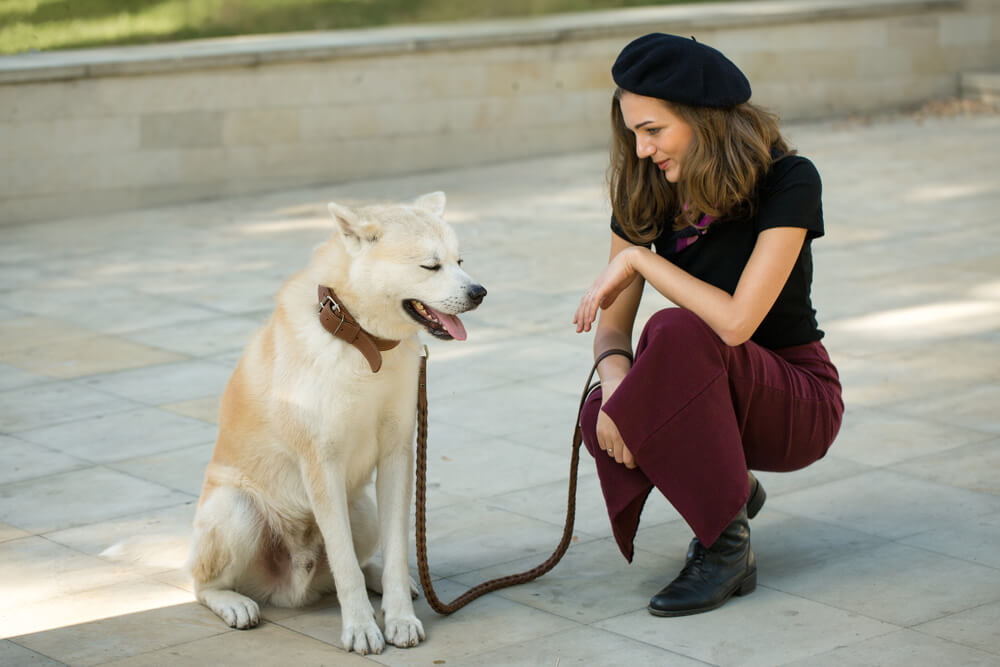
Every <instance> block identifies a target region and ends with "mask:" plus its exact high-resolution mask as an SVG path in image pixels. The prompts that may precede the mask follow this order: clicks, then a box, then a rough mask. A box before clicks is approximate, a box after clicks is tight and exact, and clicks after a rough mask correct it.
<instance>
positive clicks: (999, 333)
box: [0, 113, 1000, 666]
mask: <svg viewBox="0 0 1000 667" xmlns="http://www.w3.org/2000/svg"><path fill="white" fill-rule="evenodd" d="M787 131H788V135H789V137H790V139H791V140H792V143H793V144H795V145H796V146H797V147H798V148H799V149H800V151H801V152H802V153H803V154H805V155H807V156H809V157H810V158H812V159H813V160H814V161H815V163H816V164H817V166H818V167H819V170H820V172H821V174H822V175H823V180H824V190H825V196H824V208H825V211H826V222H827V236H826V237H825V238H823V239H821V240H820V241H817V242H816V243H815V245H814V251H815V263H816V289H815V303H816V306H817V308H818V310H819V317H820V324H821V326H822V327H823V328H824V329H825V330H826V332H827V337H826V340H825V342H826V344H827V346H828V348H829V350H830V351H831V355H832V356H833V359H834V361H835V362H836V363H837V365H838V367H839V369H840V371H841V375H842V379H843V382H844V388H845V397H846V401H847V412H846V416H845V422H844V427H843V429H842V432H841V434H840V436H839V438H838V441H837V443H835V444H834V446H833V448H832V449H831V451H830V453H829V454H828V456H827V457H826V458H825V459H824V460H822V461H820V462H818V463H817V464H815V465H813V466H811V467H810V468H808V469H806V470H803V471H800V472H797V473H791V474H783V475H778V474H762V475H761V478H762V480H763V482H764V484H765V485H766V487H767V489H768V493H769V500H768V505H767V506H766V507H765V509H764V511H763V512H762V514H761V516H760V517H758V518H757V519H755V521H754V524H753V530H754V546H755V551H756V552H757V555H758V560H759V566H760V585H759V587H758V590H757V591H756V592H755V593H754V594H753V595H750V596H748V597H745V598H740V599H736V600H733V601H732V602H730V603H729V604H727V605H726V606H725V607H723V608H722V609H720V610H718V611H715V612H712V613H709V614H703V615H699V616H692V617H687V618H681V619H664V618H654V617H652V616H649V615H648V614H647V613H646V611H645V605H646V602H647V600H648V597H649V596H650V595H651V594H652V593H654V592H655V591H656V590H657V589H658V588H659V587H660V586H662V585H663V584H664V583H666V582H667V581H668V580H669V579H670V578H672V576H673V575H674V574H675V573H676V571H677V569H678V568H679V567H680V564H681V563H682V560H683V555H684V549H685V548H686V545H687V541H688V540H689V538H690V532H689V530H688V528H687V527H686V525H685V524H684V522H683V521H682V520H681V519H680V518H679V516H678V515H677V513H676V512H675V511H674V510H673V508H672V507H670V506H669V504H668V503H666V502H665V501H664V500H663V499H662V498H657V497H653V498H651V499H650V502H649V506H648V509H647V512H646V513H645V515H644V517H643V523H642V526H641V528H640V531H639V534H638V536H637V540H636V558H635V562H634V563H633V564H632V565H628V564H626V563H625V561H624V560H623V559H622V558H621V557H620V556H619V555H618V553H617V550H616V548H615V545H614V542H613V540H612V539H611V536H610V530H609V526H608V522H607V519H606V516H605V514H604V510H603V505H602V501H601V497H600V489H599V486H598V484H597V479H596V476H595V474H594V470H593V465H592V463H591V461H590V460H589V457H588V456H586V454H585V455H584V458H583V461H582V462H581V466H580V473H581V479H580V488H579V494H578V495H579V500H578V513H579V517H578V521H577V524H576V532H575V539H574V542H573V543H572V545H571V547H570V550H569V552H568V554H567V555H566V557H565V559H564V561H563V562H562V563H561V564H560V565H559V566H558V567H557V568H556V569H555V570H554V571H553V572H551V573H550V574H549V575H546V576H545V577H542V578H541V579H539V580H537V581H535V582H532V583H530V584H527V585H524V586H521V587H518V588H514V589H507V590H504V591H500V592H497V593H494V594H491V595H489V596H487V597H485V598H482V599H480V600H477V601H476V602H474V603H472V604H471V605H470V606H468V607H466V608H465V609H463V610H461V611H459V612H458V613H456V614H455V615H453V616H451V617H440V616H438V615H436V614H435V613H433V612H432V611H431V610H430V609H429V607H428V606H427V603H426V601H425V600H424V599H423V598H422V597H421V598H420V599H419V600H418V601H417V610H418V614H419V615H420V616H421V618H422V619H423V621H424V624H425V627H426V628H427V633H428V639H427V641H426V643H424V644H422V645H421V646H420V647H418V648H416V649H409V650H403V649H397V648H389V649H387V650H386V651H385V652H384V653H383V654H381V655H379V656H367V657H361V656H356V655H353V654H352V655H349V654H346V653H345V652H344V651H343V650H342V648H341V647H340V646H339V634H340V613H339V608H338V606H337V603H336V600H335V599H334V598H326V599H324V600H321V601H319V602H318V603H317V604H315V605H312V606H310V607H307V608H305V609H295V610H289V609H277V608H266V609H265V610H264V618H265V623H264V624H263V626H262V627H260V628H257V629H255V630H253V631H249V632H238V631H234V630H230V629H229V628H227V627H226V626H224V625H223V624H222V622H221V621H218V620H217V619H216V618H215V616H214V615H213V614H211V613H210V612H208V611H207V610H205V609H204V608H203V607H201V606H200V605H198V604H197V603H196V602H194V600H193V597H192V595H191V587H190V583H189V582H188V581H187V580H186V579H185V577H184V576H183V575H182V574H181V573H180V572H179V570H178V569H177V566H178V565H179V563H180V562H181V561H182V559H183V554H184V550H183V544H184V537H185V534H186V532H187V526H188V525H189V523H190V520H191V517H192V515H193V512H194V504H195V501H196V499H197V494H198V491H199V487H200V483H201V478H202V474H203V469H204V465H205V463H206V462H207V460H208V458H209V456H210V455H211V447H212V441H213V440H214V436H215V432H216V429H217V420H216V410H217V406H218V400H219V395H220V394H221V391H222V388H223V385H224V383H225V381H226V378H227V377H228V374H229V372H230V370H231V369H232V367H233V364H235V362H236V359H237V358H238V356H239V353H240V350H241V348H242V346H243V344H244V343H245V341H246V339H247V337H248V336H249V334H250V332H251V331H252V330H253V329H254V328H255V327H256V326H258V325H259V324H260V323H261V322H263V321H264V319H265V318H266V316H267V314H268V311H269V309H270V307H271V303H272V297H273V294H274V292H275V291H276V289H277V288H278V286H279V285H280V283H281V281H282V280H283V279H284V278H286V277H287V276H289V275H291V274H292V273H294V272H295V271H297V270H298V269H299V268H300V267H301V266H302V265H303V264H304V263H305V261H306V259H307V257H308V255H309V252H310V251H311V248H312V247H313V246H314V245H316V244H317V243H319V242H320V241H322V240H323V239H324V238H325V237H326V236H327V235H328V234H329V233H331V230H332V227H331V223H330V221H329V220H328V217H327V213H326V206H325V204H326V202H327V201H329V200H336V201H342V202H346V203H362V202H367V201H372V200H383V199H407V198H410V197H413V196H416V195H419V194H422V193H424V192H428V191H432V190H438V189H441V190H444V191H445V192H446V193H447V194H448V198H449V204H448V209H447V214H446V217H447V218H448V219H449V220H450V221H451V222H452V224H453V225H454V226H455V228H456V231H457V233H458V236H459V239H460V242H461V244H462V247H463V255H464V258H465V265H466V267H467V268H468V269H469V270H470V272H471V273H472V274H473V275H475V276H476V277H477V278H478V279H480V280H481V281H482V282H483V283H484V284H485V285H486V286H487V288H488V289H489V296H488V297H487V298H486V301H485V303H484V305H483V306H482V308H481V309H479V310H478V311H476V312H474V313H471V314H469V316H468V317H466V318H464V319H465V322H466V326H467V328H468V330H469V334H470V336H469V340H468V341H466V342H464V343H450V344H448V343H440V342H436V341H431V342H428V346H429V348H430V351H431V357H430V365H429V394H430V401H431V403H430V447H431V450H430V457H429V471H428V479H429V482H430V484H429V487H430V488H429V489H428V507H429V511H428V527H429V542H430V561H431V569H432V572H433V575H434V577H435V581H436V583H435V586H436V588H437V590H438V594H439V595H440V596H441V597H442V598H443V599H452V598H453V597H455V596H457V595H458V594H460V593H461V592H462V591H464V590H466V589H467V587H469V586H472V585H474V584H476V583H478V582H479V581H482V580H483V579H485V578H488V577H493V576H497V575H500V574H507V573H510V572H513V571H520V570H524V569H527V568H529V567H532V566H534V565H535V564H537V563H538V562H540V561H541V560H543V559H544V558H545V557H546V556H547V555H548V554H549V553H550V552H551V550H552V548H553V547H554V546H555V543H556V542H557V540H558V538H559V535H560V533H561V525H562V521H563V512H564V508H565V500H566V496H565V481H566V475H567V471H568V452H569V438H570V434H571V428H572V422H573V417H574V415H575V410H576V404H577V401H578V395H579V391H580V389H581V387H580V386H579V385H580V384H582V382H583V380H584V379H585V373H586V371H587V369H588V368H589V365H590V358H591V353H590V346H591V338H590V337H589V336H578V335H576V334H575V333H574V332H573V330H572V327H571V325H570V321H571V319H572V314H573V311H574V309H575V306H576V302H577V299H578V298H579V296H580V295H581V294H582V292H583V291H584V290H585V289H586V287H587V286H588V285H589V283H590V281H591V280H592V278H593V277H594V275H595V274H596V272H597V271H598V270H599V268H600V266H601V265H602V264H603V263H604V261H606V257H607V244H608V229H607V222H608V210H607V208H608V207H607V195H606V193H605V191H604V184H603V178H604V169H605V160H606V158H605V155H604V154H603V153H600V152H583V153H574V154H570V155H564V156H559V157H552V158H545V159H536V160H529V161H521V162H514V163H508V164H488V165H482V166H480V167H477V168H474V169H466V170H460V171H445V172H437V173H426V174H415V175H410V176H406V177H401V178H393V179H385V180H371V181H359V182H356V183H350V184H345V185H338V186H331V187H326V188H312V189H305V190H294V191H284V192H280V193H277V194H272V195H267V196H256V197H250V198H239V199H228V200H223V201H215V202H206V203H199V204H191V205H185V206H176V207H169V208H159V209H145V210H136V211H132V212H128V213H121V214H115V215H110V216H104V217H100V218H85V217H75V216H74V215H73V212H72V211H71V210H68V211H67V212H66V216H67V217H66V218H65V219H60V220H53V221H50V222H47V223H43V224H33V225H30V226H20V227H3V228H0V599H2V600H3V602H4V604H3V605H0V664H3V665H98V664H101V665H104V664H116V665H157V666H159V665H170V664H177V665H190V664H209V663H214V664H262V665H271V664H274V665H279V664H282V665H283V664H291V663H295V664H301V665H313V664H315V665H330V664H336V665H352V664H356V665H363V664H383V665H429V664H449V665H560V666H565V665H619V664H640V665H646V664H648V665H654V664H655V665H661V664H667V665H688V664H691V665H694V664H711V665H727V666H728V665H782V664H791V665H869V664H884V665H907V666H913V665H916V666H923V665H927V666H931V665H935V666H936V665H941V664H963V665H965V664H968V665H997V664H1000V633H998V631H997V628H998V627H1000V623H998V619H1000V559H998V558H997V551H998V550H997V545H1000V520H998V519H997V517H998V516H1000V486H998V484H997V482H996V473H995V471H996V469H997V464H998V463H1000V438H998V433H1000V421H998V415H1000V411H998V410H997V405H1000V234H998V233H997V224H998V222H1000V220H998V217H997V211H998V210H1000V179H998V177H997V174H1000V115H997V114H987V113H983V114H978V115H967V116H947V117H920V116H914V115H897V116H891V117H882V118H876V119H855V120H849V121H837V122H823V123H809V124H795V125H791V126H789V127H788V128H787ZM665 305H668V304H667V303H666V301H665V300H664V299H662V298H661V297H659V296H657V295H655V294H648V295H647V296H646V297H644V299H643V303H642V305H641V310H640V324H641V321H642V320H644V319H645V318H646V317H648V316H649V315H650V314H652V313H653V312H655V311H656V310H658V309H659V308H662V307H664V306H665ZM133 535H144V536H160V537H162V538H163V539H164V542H163V544H164V548H163V550H162V552H161V554H160V555H161V556H162V558H160V559H159V562H156V563H149V564H127V563H126V564H123V563H115V562H110V561H108V560H105V559H102V558H101V557H100V556H99V554H100V552H101V550H102V549H103V548H104V547H106V546H108V545H110V544H112V543H114V542H115V541H117V540H120V539H123V538H126V537H130V536H133ZM411 566H413V567H414V571H415V559H414V558H413V556H412V555H411ZM373 602H374V603H375V604H377V603H378V600H377V598H376V597H375V596H373Z"/></svg>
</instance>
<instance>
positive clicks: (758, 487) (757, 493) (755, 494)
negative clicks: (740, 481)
mask: <svg viewBox="0 0 1000 667" xmlns="http://www.w3.org/2000/svg"><path fill="white" fill-rule="evenodd" d="M747 478H748V479H749V480H750V497H749V498H747V517H748V518H750V519H752V518H754V517H755V516H757V512H759V511H760V508H761V507H763V506H764V501H765V500H767V492H766V491H764V485H763V484H761V483H760V480H758V479H757V478H756V477H754V474H753V473H752V472H750V471H749V470H747Z"/></svg>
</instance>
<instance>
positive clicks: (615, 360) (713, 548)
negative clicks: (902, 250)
mask: <svg viewBox="0 0 1000 667" xmlns="http://www.w3.org/2000/svg"><path fill="white" fill-rule="evenodd" d="M612 76H613V77H614V80H615V83H616V84H617V85H618V90H617V91H616V93H615V95H614V100H613V102H612V124H613V129H614V140H613V148H612V156H611V168H610V184H611V204H612V211H613V216H612V220H611V230H612V234H611V259H610V261H609V263H608V266H607V267H606V268H605V269H604V270H603V271H602V272H601V274H600V275H599V276H598V277H597V279H596V280H595V282H594V284H593V286H592V287H591V288H590V290H588V291H587V293H586V294H585V295H584V297H583V298H582V300H581V301H580V305H579V307H578V309H577V311H576V315H575V317H574V323H575V324H576V330H577V332H578V333H579V332H581V331H590V329H591V326H592V324H593V322H594V320H595V319H596V318H597V315H598V311H601V312H600V319H599V321H598V324H597V330H596V333H595V336H594V354H595V358H596V359H598V360H599V364H598V374H599V375H600V378H601V385H600V389H598V390H596V391H594V392H593V393H592V394H591V396H590V397H589V398H588V400H587V402H586V404H585V407H584V411H583V414H582V416H581V425H582V427H583V433H584V442H585V444H586V446H587V448H588V450H589V451H590V453H591V454H592V455H593V456H594V457H595V460H596V463H597V471H598V474H599V476H600V480H601V487H602V489H603V491H604V497H605V501H606V503H607V506H608V513H609V515H610V517H611V523H612V527H613V530H614V535H615V538H616V540H617V541H618V545H619V548H620V549H621V551H622V553H623V554H624V556H625V557H626V558H627V559H628V560H629V561H631V559H632V550H633V546H632V543H633V540H634V537H635V531H636V528H637V526H638V522H639V514H640V513H641V511H642V508H643V505H644V504H645V502H646V498H647V496H648V495H649V493H650V491H651V490H652V488H653V487H654V486H655V487H656V488H657V489H658V490H659V491H660V492H661V493H662V494H663V495H664V496H665V497H666V498H667V500H669V501H670V502H671V503H672V504H673V505H674V507H675V508H676V509H677V510H678V512H679V513H680V514H681V516H682V517H684V519H685V520H686V521H687V523H688V524H689V525H690V527H691V528H692V530H693V532H694V534H695V538H694V540H692V542H691V545H690V547H689V550H688V557H687V563H686V564H685V566H684V568H683V569H682V570H681V572H680V574H679V575H678V576H677V577H676V578H675V579H674V580H673V581H672V582H670V583H669V584H668V585H667V586H666V587H664V588H663V589H662V590H661V591H660V592H658V593H657V594H656V595H654V596H653V598H652V599H651V600H650V603H649V611H650V612H651V613H653V614H655V615H659V616H681V615H686V614H694V613H699V612H703V611H708V610H710V609H715V608H717V607H719V606H721V605H722V604H724V603H725V602H726V600H728V599H729V598H730V597H731V596H733V595H745V594H747V593H749V592H751V591H752V590H753V589H754V588H755V586H756V582H757V566H756V561H755V559H754V555H753V551H752V550H751V548H750V528H749V523H748V519H749V518H750V517H752V516H753V515H755V514H756V512H757V511H758V510H759V509H760V505H761V504H762V503H763V498H764V491H763V489H762V488H760V485H759V484H758V483H757V480H756V479H755V478H754V477H753V475H752V474H751V473H750V472H749V470H750V469H756V470H770V471H789V470H797V469H800V468H803V467H805V466H807V465H809V464H810V463H813V462H814V461H816V460H818V459H819V458H821V457H822V456H823V455H824V454H825V453H826V451H827V449H828V448H829V446H830V444H831V443H832V442H833V439H834V437H835V436H836V434H837V431H838V429H839V428H840V421H841V417H842V415H843V402H842V400H841V390H840V382H839V379H838V376H837V371H836V369H835V368H834V366H833V364H832V363H831V362H830V359H829V357H828V356H827V353H826V350H825V349H824V347H823V345H822V343H821V342H820V338H822V336H823V332H822V331H821V330H820V329H819V328H818V327H817V324H816V319H815V311H814V310H813V308H812V305H811V301H810V286H811V282H812V255H811V250H810V245H811V241H812V240H813V239H815V238H818V237H820V236H822V235H823V214H822V207H821V203H820V189H821V188H820V179H819V174H818V173H817V172H816V169H815V167H814V166H813V165H812V163H811V162H810V161H809V160H807V159H805V158H803V157H799V156H797V155H794V154H793V152H792V151H790V150H789V148H788V145H787V144H786V142H785V140H784V138H783V137H782V136H781V133H780V131H779V130H778V126H777V120H776V118H775V117H774V116H772V115H771V114H768V113H767V112H765V111H763V110H761V109H759V108H757V107H755V106H753V105H752V104H749V103H748V100H749V99H750V84H749V82H748V81H747V79H746V77H745V76H744V75H743V73H742V72H741V71H740V70H739V68H737V67H736V65H734V64H733V63H732V62H730V61H729V60H728V59H727V58H726V57H725V56H723V55H722V54H721V53H720V52H718V51H716V50H715V49H713V48H711V47H709V46H706V45H704V44H701V43H699V42H697V41H695V40H694V38H691V39H685V38H682V37H677V36H674V35H665V34H659V33H657V34H650V35H646V36H644V37H641V38H639V39H637V40H635V41H633V42H632V43H630V44H629V45H628V46H626V47H625V49H623V50H622V52H621V54H620V55H619V56H618V59H617V60H616V62H615V64H614V67H613V68H612ZM650 244H652V247H653V248H654V249H655V252H654V250H651V249H650ZM645 283H649V284H650V285H652V286H653V287H654V288H655V289H656V290H657V291H658V292H660V293H661V294H663V295H664V296H665V297H666V298H667V299H669V300H670V301H672V302H673V303H674V304H676V305H677V306H679V307H678V308H669V309H666V310H662V311H660V312H658V313H656V314H655V315H654V316H653V317H651V318H650V320H649V322H648V324H647V325H646V327H645V329H644V331H643V332H642V335H641V336H640V338H639V341H638V344H637V345H636V348H635V358H634V362H633V360H632V354H631V349H632V345H631V342H632V327H633V323H634V321H635V316H636V311H637V309H638V305H639V300H640V297H641V295H642V290H643V286H644V284H645ZM748 501H749V505H748ZM748 511H749V514H748Z"/></svg>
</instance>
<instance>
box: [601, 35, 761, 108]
mask: <svg viewBox="0 0 1000 667" xmlns="http://www.w3.org/2000/svg"><path fill="white" fill-rule="evenodd" d="M611 76H612V77H613V78H614V80H615V83H616V84H618V86H619V87H620V88H622V89H623V90H627V91H629V92H630V93H637V94H639V95H645V96H646V97H658V98H660V99H661V100H668V101H671V102H679V103H681V104H688V105H692V106H702V107H731V106H735V105H737V104H741V103H743V102H746V101H747V100H749V99H750V82H749V81H747V78H746V76H744V74H743V72H741V71H740V68H739V67H737V66H736V65H734V64H733V62H732V61H731V60H729V58H727V57H725V56H724V55H722V53H720V52H719V51H717V50H715V49H713V48H712V47H711V46H708V45H706V44H702V43H700V42H697V41H695V39H694V37H692V38H690V39H688V38H685V37H678V36H677V35H665V34H663V33H659V32H654V33H652V34H649V35H645V36H643V37H640V38H638V39H636V40H634V41H632V42H630V43H629V44H628V46H626V47H625V48H624V49H622V52H621V53H619V54H618V59H617V60H615V64H614V66H612V68H611Z"/></svg>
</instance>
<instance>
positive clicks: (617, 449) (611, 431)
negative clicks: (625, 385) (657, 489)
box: [597, 378, 636, 470]
mask: <svg viewBox="0 0 1000 667" xmlns="http://www.w3.org/2000/svg"><path fill="white" fill-rule="evenodd" d="M620 383H621V378H615V379H611V378H609V379H607V380H602V381H601V405H602V407H603V406H604V405H606V404H607V402H608V399H609V398H611V395H612V394H613V393H614V392H615V389H617V388H618V385H619V384H620ZM597 444H598V446H599V447H600V448H601V449H603V450H604V451H605V452H607V453H608V456H613V457H614V459H615V461H617V462H618V463H621V464H623V465H624V466H625V467H626V468H628V469H630V470H631V469H632V468H635V467H636V466H635V459H634V458H633V457H632V452H630V451H629V449H628V447H626V446H625V441H624V440H623V439H622V434H621V433H619V432H618V426H617V425H616V424H615V422H614V421H613V420H612V419H611V417H609V416H608V414H607V413H606V412H604V410H603V409H602V410H601V411H600V412H598V413H597Z"/></svg>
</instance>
